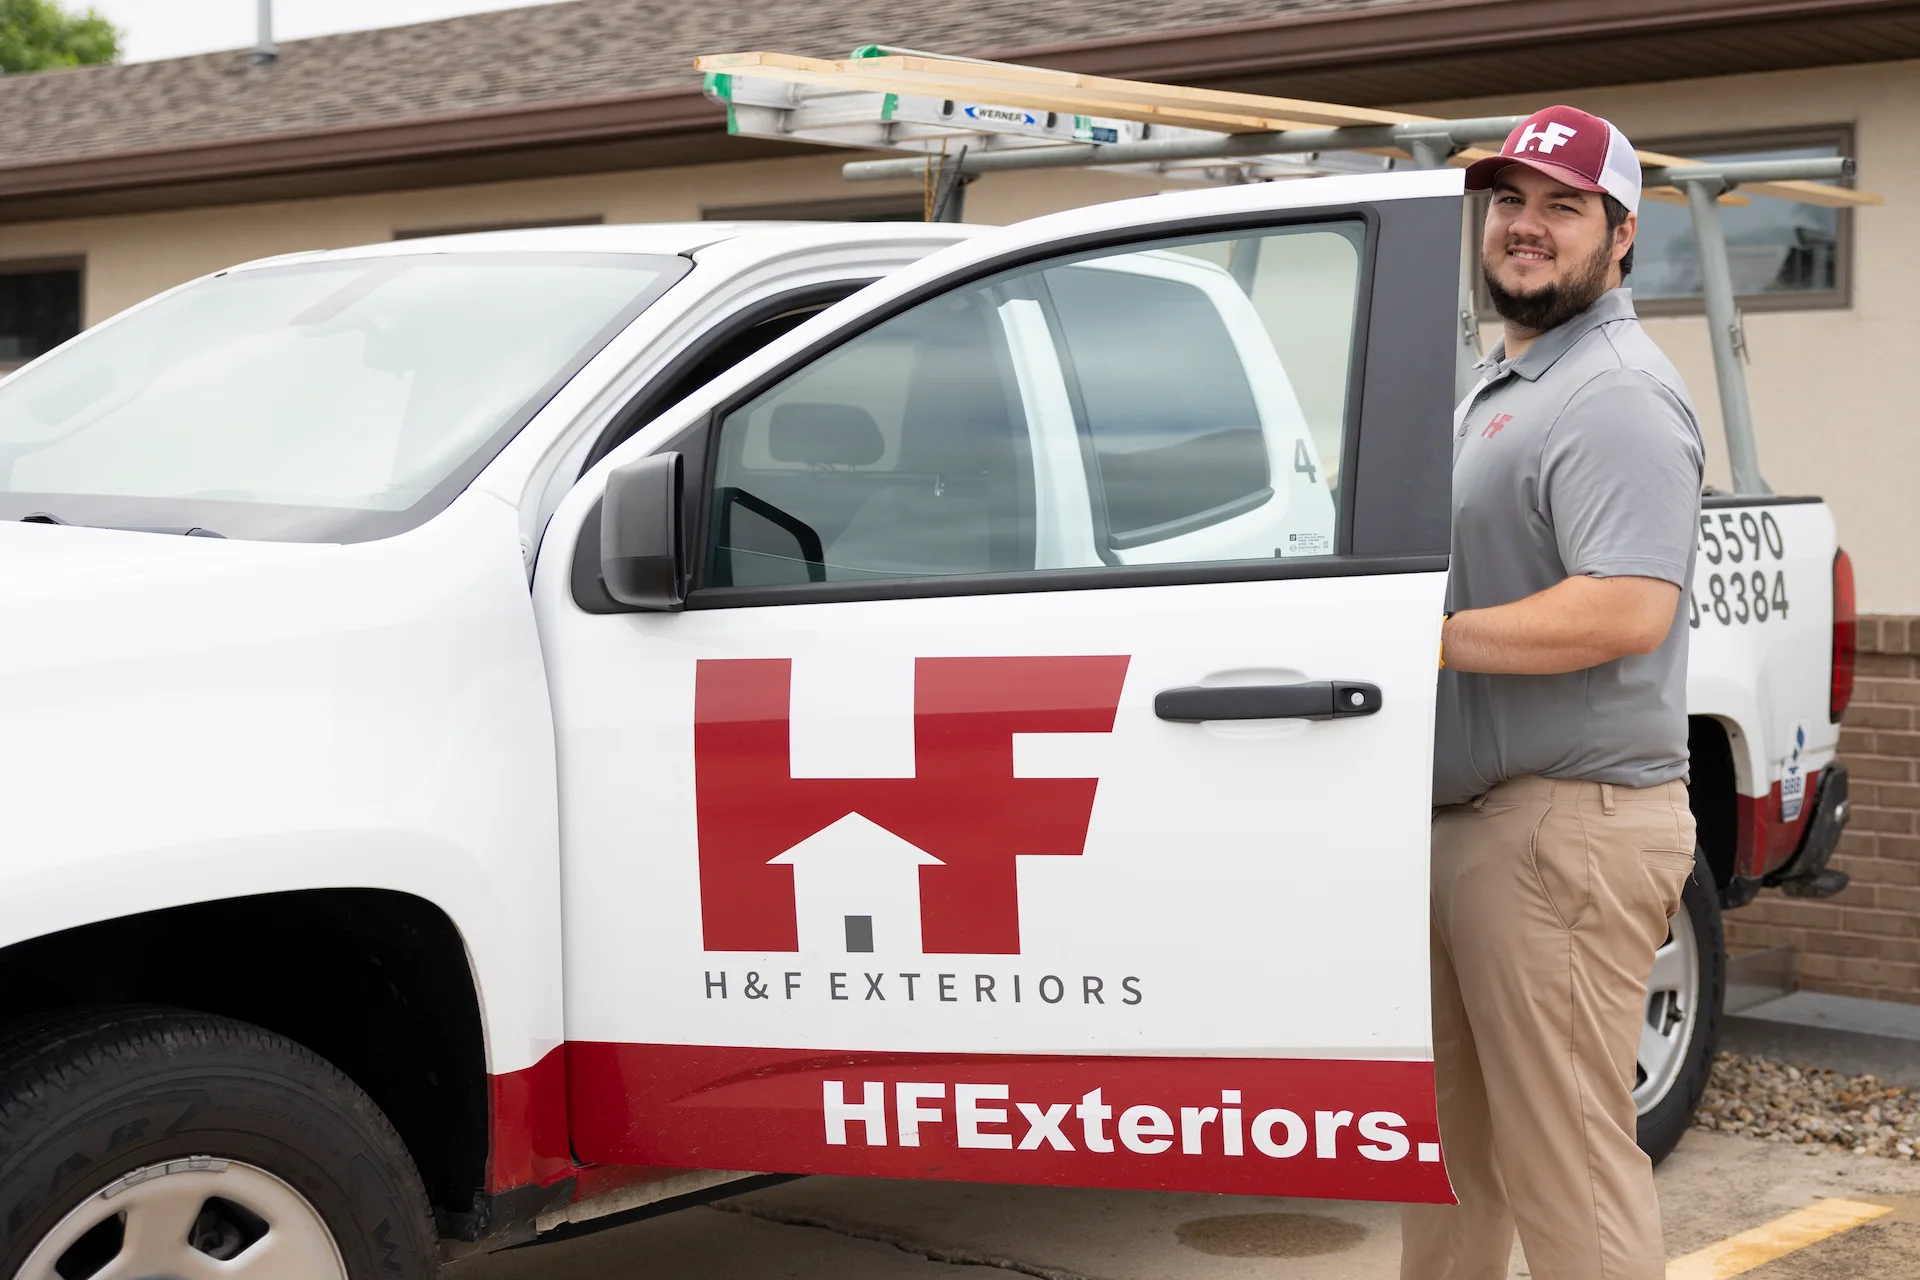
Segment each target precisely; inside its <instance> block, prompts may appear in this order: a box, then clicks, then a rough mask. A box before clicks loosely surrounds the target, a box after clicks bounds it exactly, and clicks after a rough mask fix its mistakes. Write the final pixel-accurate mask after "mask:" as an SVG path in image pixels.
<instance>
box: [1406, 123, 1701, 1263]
mask: <svg viewBox="0 0 1920 1280" xmlns="http://www.w3.org/2000/svg"><path fill="white" fill-rule="evenodd" d="M1467 186H1468V189H1469V190H1479V191H1490V192H1491V196H1490V204H1489V207H1488V211H1487V219H1486V228H1485V234H1484V236H1483V239H1482V248H1481V253H1482V261H1483V263H1484V270H1485V275H1486V283H1487V290H1488V292H1489V293H1490V294H1491V295H1492V298H1493V305H1494V308H1495V310H1497V311H1498V312H1499V314H1500V317H1501V319H1502V320H1503V321H1504V322H1505V328H1504V335H1503V337H1502V340H1501V342H1500V343H1499V344H1498V345H1496V346H1495V347H1494V348H1493V351H1492V353H1491V354H1490V355H1488V356H1487V358H1486V360H1485V361H1483V362H1482V364H1481V365H1480V372H1481V373H1482V375H1483V376H1482V377H1481V379H1480V383H1479V385H1478V386H1477V387H1475V388H1474V390H1473V392H1472V393H1471V394H1470V395H1468V396H1467V398H1466V400H1465V401H1464V402H1463V403H1462V404H1461V405H1460V407H1459V409H1458V411H1457V413H1456V415H1455V418H1454V428H1455V431H1454V435H1455V441H1454V470H1453V547H1452V566H1451V577H1450V580H1449V586H1448V606H1449V608H1450V609H1451V610H1452V612H1450V613H1449V614H1448V616H1447V619H1446V621H1445V623H1444V626H1443V630H1442V633H1441V636H1442V646H1443V647H1442V651H1441V668H1442V670H1441V672H1440V713H1439V722H1438V730H1437V738H1436V743H1435V753H1434V782H1433V790H1434V795H1433V802H1434V806H1435V808H1434V818H1433V861H1432V866H1433V885H1432V905H1433V921H1432V928H1433V946H1432V956H1433V960H1432V965H1433V968H1432V974H1433V1022H1434V1060H1435V1075H1436V1088H1437V1092H1438V1096H1439V1112H1440V1136H1441V1145H1442V1149H1443V1150H1444V1152H1445V1157H1446V1163H1447V1171H1448V1173H1449V1174H1450V1175H1451V1177H1452V1180H1453V1186H1454V1191H1455V1193H1456V1194H1457V1196H1458V1198H1459V1204H1458V1205H1457V1206H1453V1207H1441V1206H1416V1207H1411V1208H1409V1209H1408V1210H1407V1211H1406V1213H1405V1217H1404V1220H1403V1239H1404V1243H1403V1246H1402V1249H1403V1252H1402V1256H1401V1275H1402V1277H1403V1278H1404V1280H1504V1277H1505V1276H1506V1274H1507V1263H1508V1255H1509V1253H1510V1251H1511V1249H1512V1247H1513V1233H1514V1229H1515V1227H1516V1225H1517V1226H1518V1228H1519V1232H1520V1242H1521V1246H1522V1247H1523V1248H1524V1249H1525V1250H1526V1256H1527V1262H1528V1264H1529V1267H1530V1269H1531V1271H1532V1274H1533V1275H1534V1277H1535V1280H1601V1278H1602V1277H1605V1278H1606V1280H1659V1277H1661V1276H1663V1275H1664V1274H1665V1270H1666V1261H1665V1250H1664V1249H1663V1247H1662V1243H1661V1238H1660V1208H1659V1204H1658V1202H1657V1201H1656V1200H1655V1198H1654V1191H1653V1170H1652V1166H1651V1164H1650V1163H1649V1161H1648V1160H1647V1157H1646V1156H1645V1155H1644V1154H1643V1153H1642V1152H1641V1151H1640V1150H1639V1148H1638V1147H1637V1146H1636V1145H1635V1140H1634V1130H1635V1122H1636V1117H1635V1112H1634V1104H1633V1098H1632V1088H1633V1075H1634V1060H1635V1051H1636V1047H1637V1045H1638V1042H1639V1028H1640V1023H1641V1021H1642V1018H1643V1016H1644V1004H1645V998H1646V997H1645V987H1646V980H1647V975H1648V973H1649V971H1650V970H1651V969H1652V966H1653V953H1654V949H1655V948H1656V947H1658V946H1659V945H1660V944H1661V943H1662V942H1663V941H1664V940H1665V938H1666V933H1667V921H1668V920H1669V919H1670V918H1671V917H1672V915H1673V913H1674V911H1675V910H1676V909H1677V908H1678V906H1679V904H1680V893H1681V889H1682V887H1683V885H1684V883H1685V881H1686V878H1687V876H1688V875H1690V874H1692V871H1693V866H1694V823H1693V816H1692V814H1691V812H1690V811H1689V809H1688V803H1687V787H1686V776H1687V712H1686V674H1687V638H1688V627H1687V619H1686V611H1685V610H1683V609H1681V608H1680V602H1681V598H1682V593H1683V592H1685V591H1687V590H1689V589H1690V587H1691V577H1692V572H1693V553H1694V544H1695V537H1696V530H1697V528H1698V522H1699V514H1700V485H1701V464H1702V449H1701V443H1700V428H1699V424H1698V422H1697V421H1696V420H1695V417H1694V412H1693V407H1692V405H1691V404H1690V402H1689V401H1688V398H1687V391H1686V387H1685V386H1684V385H1683V384H1682V383H1681V381H1680V376H1679V374H1678V373H1676V372H1675V371H1674V368H1673V366H1672V364H1670V363H1669V362H1668V361H1667V359H1666V357H1664V356H1663V355H1661V353H1660V351H1659V350H1658V349H1657V348H1656V347H1655V346H1654V345H1653V343H1652V341H1650V340H1649V339H1648V338H1647V336H1646V334H1645V333H1643V332H1642V331H1641V328H1640V325H1639V322H1638V321H1637V320H1636V319H1635V318H1634V310H1633V298H1632V295H1631V294H1630V293H1628V292H1627V290H1626V289H1624V288H1622V287H1621V286H1622V281H1623V280H1624V279H1625V277H1626V275H1627V273H1628V272H1629V271H1631V270H1632V265H1633V237H1634V233H1635V231H1636V229H1637V225H1638V224H1637V217H1636V214H1637V210H1638V208H1639V203H1640V165H1639V162H1638V160H1637V159H1636V158H1635V156H1634V153H1633V149H1632V148H1631V147H1630V146H1629V145H1628V143H1627V140H1626V138H1625V137H1624V136H1623V135H1622V134H1621V132H1620V130H1618V129H1616V128H1614V127H1613V125H1612V124H1610V123H1608V122H1607V121H1605V120H1602V119H1601V118H1599V117H1598V116H1593V115H1589V114H1587V113H1586V112H1584V111H1576V110H1574V109H1573V108H1571V107H1549V108H1548V109H1546V110H1545V111H1541V112H1539V113H1537V114H1535V115H1533V116H1531V117H1529V118H1528V119H1527V120H1526V122H1525V123H1523V124H1522V125H1521V126H1520V127H1519V128H1518V129H1515V130H1514V131H1513V133H1512V134H1511V135H1510V136H1509V137H1508V138H1507V141H1506V145H1505V146H1504V147H1503V148H1502V149H1501V153H1500V155H1498V156H1496V157H1490V158H1488V159H1485V160H1481V161H1478V162H1476V163H1475V164H1473V165H1472V166H1471V167H1470V168H1469V169H1468V170H1467Z"/></svg>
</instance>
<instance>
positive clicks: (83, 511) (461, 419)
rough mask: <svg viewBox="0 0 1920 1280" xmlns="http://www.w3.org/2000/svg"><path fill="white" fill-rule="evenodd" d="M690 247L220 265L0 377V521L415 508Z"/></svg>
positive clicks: (438, 502)
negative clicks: (663, 252)
mask: <svg viewBox="0 0 1920 1280" xmlns="http://www.w3.org/2000/svg"><path fill="white" fill-rule="evenodd" d="M691 265H692V264H691V263H689V262H688V261H687V260H686V259H683V258H676V257H667V256H643V255H635V254H599V253H594V254H587V253H464V254H462V253H440V254H418V255H411V256H390V257H373V258H358V259H334V260H330V261H322V262H310V263H293V264H286V265H276V266H270V267H258V268H249V269H243V270H237V271H231V272H223V273H221V274H220V275H218V276H215V277H212V278H209V279H207V280H203V281H200V282H199V283H197V284H194V285H191V286H188V287H187V288H184V289H181V290H180V291H178V292H176V293H173V294H171V295H168V296H165V297H162V298H160V299H158V300H157V301H155V302H153V303H152V304H150V305H148V306H146V307H143V308H140V309H138V310H136V311H133V312H131V313H129V314H128V315H126V316H124V317H122V318H120V319H118V320H115V321H113V322H111V323H109V324H105V325H102V326H101V327H100V328H98V329H96V330H94V331H92V332H91V333H88V334H84V335H82V336H81V337H79V338H77V339H75V340H73V341H72V342H70V343H68V344H67V345H66V346H64V347H62V348H60V349H59V350H57V351H55V352H53V353H51V354H50V355H48V356H47V357H46V358H44V359H43V360H41V361H40V362H38V363H37V364H34V365H31V366H29V367H28V368H26V369H23V370H22V371H20V372H19V373H18V374H16V375H15V376H14V377H12V378H10V379H8V380H7V381H5V382H4V383H0V519H12V520H20V519H25V518H29V517H33V516H36V515H42V516H45V517H46V518H49V519H51V520H53V521H56V522H63V523H71V524H89V525H105V526H112V527H117V528H144V529H169V530H173V531H177V532H182V533H184V532H186V531H187V530H188V529H200V530H204V531H207V532H211V533H217V534H221V535H224V536H226V537H238V538H262V539H274V540H286V541H313V542H357V541H365V540H367V539H371V538H378V537H385V536H388V535H390V534H393V533H397V532H400V531H401V530H404V529H407V528H411V527H413V526H414V525H417V524H420V523H422V522H423V521H425V520H427V519H428V518H430V517H431V516H432V515H433V514H434V513H435V512H437V511H439V510H440V509H441V508H442V507H443V506H445V505H446V503H448V502H449V501H451V500H452V499H453V497H454V496H455V495H456V494H458V493H459V492H460V490H461V489H462V488H464V487H465V486H466V485H467V484H468V483H469V482H470V481H471V480H472V479H473V477H474V476H475V475H477V474H478V473H479V471H480V470H481V468H482V467H484V466H485V465H486V464H487V462H488V461H489V460H490V459H491V458H492V457H493V456H494V454H496V453H497V452H498V451H499V450H500V449H501V448H502V447H503V446H504V445H505V444H506V443H507V441H508V440H510V439H512V437H513V434H514V433H515V432H516V431H518V430H519V429H520V428H521V427H523V426H524V425H526V423H527V421H528V420H529V419H530V418H532V416H533V415H534V414H535V413H536V412H538V411H539V409H540V407H541V406H542V405H544V404H545V403H546V402H547V401H548V400H549V399H551V398H552V397H553V395H554V393H555V392H556V391H558V390H559V389H560V387H561V386H563V385H564V384H565V383H566V381H567V379H569V378H571V377H572V376H573V375H574V374H575V373H576V372H578V371H579V369H580V367H581V366H582V365H584V364H585V363H586V362H587V361H588V360H589V359H591V358H592V357H593V355H594V354H595V353H596V352H598V351H599V350H600V348H601V347H603V346H604V345H605V344H606V343H607V342H608V340H610V339H611V338H612V337H613V335H614V334H616V333H618V332H619V331H620V329H621V328H623V327H624V326H625V325H626V324H627V323H628V322H630V321H631V320H632V319H633V317H634V316H636V315H638V314H639V313H640V312H641V311H642V310H644V309H645V308H646V307H647V306H648V305H649V304H650V303H652V302H653V301H654V300H655V299H656V298H658V297H659V296H660V295H661V294H662V293H663V292H665V291H666V289H667V288H669V287H670V286H671V285H672V284H673V283H674V282H675V281H676V280H678V279H679V278H680V277H681V276H682V275H684V274H685V273H686V271H687V269H688V268H689V267H690V266H691Z"/></svg>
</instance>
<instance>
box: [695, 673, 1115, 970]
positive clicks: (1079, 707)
mask: <svg viewBox="0 0 1920 1280" xmlns="http://www.w3.org/2000/svg"><path fill="white" fill-rule="evenodd" d="M1127 661H1128V660H1127V659H1126V658H1125V657H1048V658H920V659H918V660H916V661H915V663H914V712H913V737H914V761H915V768H916V773H915V776H914V777H911V778H795V777H793V776H792V768H791V764H790V759H789V752H788V726H789V723H790V706H791V689H792V663H791V662H790V661H789V660H788V659H786V658H745V659H739V658H725V659H701V660H700V661H699V663H698V664H697V671H696V675H695V678H694V713H693V718H694V726H693V753H694V790H695V793H696V798H695V804H696V808H697V810H698V815H699V846H700V919H701V924H702V928H703V932H704V937H705V946H706V949H707V950H709V951H797V950H799V945H800V944H799V925H798V913H797V908H796V902H795V894H794V868H793V866H792V865H790V864H789V865H782V864H780V863H776V862H773V859H775V858H778V857H780V856H781V855H782V854H784V853H786V852H787V851H788V850H791V849H793V848H794V846H795V845H798V844H800V843H801V842H802V841H804V840H806V839H807V838H808V837H810V836H813V835H815V834H816V833H818V832H820V831H823V830H825V829H826V828H827V827H829V826H832V825H833V824H834V823H836V822H838V821H840V820H841V819H842V818H844V817H846V816H847V815H848V814H859V815H860V816H862V817H864V818H866V819H867V820H869V821H870V822H872V823H874V824H875V825H877V826H879V827H882V828H884V829H885V830H886V831H888V832H891V833H892V834H893V835H895V836H898V837H899V838H900V839H902V840H904V841H906V842H908V843H909V844H912V845H914V846H916V847H917V848H919V849H921V850H924V851H925V853H926V854H928V855H931V857H930V858H929V859H928V860H927V862H926V864H924V865H921V866H920V867H919V868H918V872H919V884H920V946H921V950H922V951H924V952H930V953H980V954H1004V955H1014V954H1018V952H1019V950H1020V899H1019V885H1018V881H1017V879H1016V877H1015V874H1014V859H1015V858H1016V857H1018V856H1020V855H1022V854H1053V855H1058V856H1066V857H1077V856H1078V855H1079V854H1080V853H1081V852H1082V850H1083V849H1084V848H1085V845H1086V840H1087V824H1088V822H1089V821H1090V820H1091V818H1092V816H1093V798H1094V792H1095V789H1096V788H1097V786H1098V784H1099V780H1098V779H1097V778H1016V777H1015V776H1014V774H1013V738H1014V735H1015V734H1020V733H1111V732H1112V731H1113V718H1114V713H1115V712H1116V711H1117V709H1118V708H1119V705H1120V686H1121V684H1122V683H1123V682H1124V681H1125V679H1126V674H1127Z"/></svg>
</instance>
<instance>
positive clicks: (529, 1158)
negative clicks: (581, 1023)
mask: <svg viewBox="0 0 1920 1280" xmlns="http://www.w3.org/2000/svg"><path fill="white" fill-rule="evenodd" d="M487 1103H488V1108H487V1109H488V1112H489V1121H490V1127H491V1130H492V1131H491V1132H490V1133H489V1134H488V1139H489V1147H488V1152H487V1190H488V1191H490V1192H500V1191H506V1190H508V1189H510V1188H513V1187H525V1186H545V1185H547V1184H548V1183H551V1182H557V1181H559V1180H560V1179H561V1178H564V1177H566V1176H567V1175H568V1174H569V1173H571V1172H573V1152H572V1150H571V1149H570V1148H569V1146H568V1143H567V1049H566V1046H565V1045H559V1046H556V1047H555V1048H554V1049H553V1051H552V1052H550V1053H548V1054H547V1056H546V1057H544V1058H542V1059H540V1061H538V1062H536V1063H534V1064H533V1065H532V1066H531V1067H527V1068H525V1069H523V1070H520V1071H509V1072H506V1073H504V1074H502V1075H497V1076H489V1077H488V1078H487Z"/></svg>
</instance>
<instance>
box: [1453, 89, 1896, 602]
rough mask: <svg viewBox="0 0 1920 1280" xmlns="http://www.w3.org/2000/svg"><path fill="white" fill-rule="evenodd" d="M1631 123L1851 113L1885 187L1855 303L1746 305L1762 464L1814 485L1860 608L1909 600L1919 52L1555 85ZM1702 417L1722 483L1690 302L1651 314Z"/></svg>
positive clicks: (1696, 129) (1700, 324) (1857, 277)
mask: <svg viewBox="0 0 1920 1280" xmlns="http://www.w3.org/2000/svg"><path fill="white" fill-rule="evenodd" d="M1565 100H1566V101H1567V102H1570V103H1572V104H1573V105H1574V106H1577V107H1582V108H1584V109H1586V110H1588V111H1593V112H1596V113H1598V114H1600V115H1604V116H1606V117H1608V118H1609V119H1611V120H1612V121H1613V122H1614V123H1616V124H1618V125H1619V126H1620V127H1621V129H1623V130H1625V131H1626V134H1627V136H1628V137H1629V138H1632V139H1634V140H1636V141H1639V140H1641V139H1647V140H1657V139H1659V138H1661V137H1681V136H1685V135H1688V134H1713V133H1735V132H1747V131H1751V130H1758V129H1768V128H1788V127H1793V126H1807V125H1833V124H1850V125H1852V126H1853V129H1854V150H1855V156H1856V158H1857V159H1858V160H1859V163H1860V168H1859V174H1858V177H1857V179H1856V180H1857V182H1858V185H1859V186H1860V187H1861V188H1863V189H1865V190H1868V191H1873V192H1877V193H1878V194H1880V195H1883V196H1885V197H1886V198H1887V203H1886V205H1885V206H1884V207H1881V208H1877V209H1862V210H1860V211H1858V212H1857V213H1856V214H1855V215H1854V232H1855V238H1854V259H1853V268H1854V271H1853V305H1852V306H1851V307H1850V308H1848V309H1846V310H1830V311H1790V312H1761V313H1757V314H1754V315H1750V316H1748V317H1747V318H1746V328H1747V342H1748V346H1749V348H1750V350H1751V352H1752V357H1753V358H1752V364H1751V365H1750V366H1749V368H1748V370H1747V377H1748V386H1749V388H1750V394H1751V398H1752V401H1753V415H1754V429H1755V434H1756V436H1757V437H1758V441H1759V447H1760V466H1761V470H1762V472H1763V473H1764V474H1765V475H1766V478H1767V481H1768V483H1769V484H1771V485H1772V486H1773V488H1774V489H1775V490H1776V491H1778V492H1781V493H1818V494H1821V495H1823V496H1825V497H1826V499H1827V500H1828V502H1829V503H1830V504H1831V505H1832V507H1833V510H1834V514H1835V517H1836V518H1837V519H1838V521H1839V523H1840V540H1841V543H1842V544H1843V545H1844V546H1845V547H1846V548H1847V550H1848V552H1849V554H1851V555H1852V557H1853V561H1854V568H1855V571H1856V573H1857V575H1858V580H1859V591H1860V608H1861V611H1862V612H1868V613H1905V614H1914V613H1920V564H1916V562H1915V559H1914V555H1913V549H1914V547H1915V546H1916V545H1920V429H1917V427H1920V424H1917V423H1916V417H1917V416H1920V234H1916V233H1915V228H1916V226H1920V62H1888V63H1878V64H1874V65H1870V66H1860V67H1842V68H1833V69H1825V70H1817V71H1784V72H1772V73H1769V74H1766V75H1753V76H1730V77H1724V78H1720V79H1712V80H1684V81H1676V82H1673V83H1668V84H1657V85H1634V86H1632V87H1628V88H1614V89H1583V90H1579V91H1577V92H1572V93H1568V94H1567V95H1565ZM1543 105H1545V104H1544V103H1543V102H1541V101H1540V100H1539V99H1538V98H1537V97H1531V98H1477V99H1470V100H1464V101H1459V102H1448V103H1437V104H1423V105H1422V106H1420V107H1418V108H1416V109H1418V110H1422V111H1431V112H1432V113H1434V114H1436V115H1460V116H1477V115H1495V114H1505V113H1508V112H1523V111H1531V110H1534V109H1536V108H1538V107H1540V106H1543ZM1647 329H1648V331H1649V332H1650V333H1651V334H1652V335H1653V337H1654V339H1655V340H1656V341H1658V342H1659V343H1660V345H1661V347H1662V348H1663V349H1664V350H1665V351H1666V352H1667V354H1668V356H1669V357H1670V358H1672V360H1673V361H1674V363H1675V364H1677V365H1678V366H1679V368H1680V372H1681V374H1682V375H1683V376H1684V377H1685V378H1686V380H1687V384H1688V386H1689V387H1690V388H1691V389H1692V391H1693V397H1694V402H1695V404H1696V406H1697V407H1698V408H1699V410H1700V415H1701V419H1702V423H1703V425H1704V426H1705V427H1706V429H1707V448H1708V476H1709V479H1710V480H1712V481H1713V482H1714V483H1716V484H1721V485H1725V484H1727V482H1728V481H1727V467H1726V450H1725V447H1724V442H1723V440H1722V437H1721V435H1720V416H1719V402H1718V396H1717V394H1716V393H1715V390H1714V380H1713V357H1712V355H1711V353H1710V352H1709V350H1708V348H1707V330H1706V322H1705V321H1704V320H1702V319H1700V318H1699V317H1697V316H1695V317H1673V318H1662V319H1650V320H1649V321H1648V322H1647Z"/></svg>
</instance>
